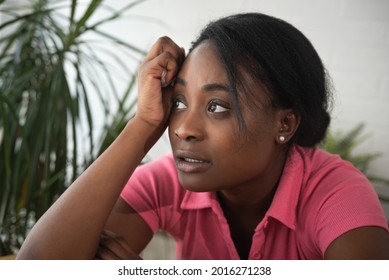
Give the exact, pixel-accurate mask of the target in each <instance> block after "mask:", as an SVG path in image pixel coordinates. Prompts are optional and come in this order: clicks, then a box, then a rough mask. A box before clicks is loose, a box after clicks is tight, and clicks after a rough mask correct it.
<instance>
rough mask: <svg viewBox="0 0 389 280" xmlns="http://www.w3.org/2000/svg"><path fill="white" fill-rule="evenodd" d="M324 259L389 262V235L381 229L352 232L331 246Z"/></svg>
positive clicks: (367, 228) (359, 229)
mask: <svg viewBox="0 0 389 280" xmlns="http://www.w3.org/2000/svg"><path fill="white" fill-rule="evenodd" d="M324 257H325V259H333V260H336V259H337V260H341V259H343V260H379V259H380V260H389V233H388V232H387V231H386V230H385V229H383V228H379V227H361V228H357V229H353V230H350V231H349V232H346V233H344V234H342V235H341V236H339V237H338V238H337V239H335V240H334V241H333V242H332V243H331V244H330V246H329V247H328V249H327V251H326V253H325V256H324Z"/></svg>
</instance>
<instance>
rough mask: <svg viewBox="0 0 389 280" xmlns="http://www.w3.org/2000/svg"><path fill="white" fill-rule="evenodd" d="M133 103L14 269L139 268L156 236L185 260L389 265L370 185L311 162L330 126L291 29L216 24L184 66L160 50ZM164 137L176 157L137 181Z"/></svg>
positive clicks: (308, 61) (303, 42)
mask: <svg viewBox="0 0 389 280" xmlns="http://www.w3.org/2000/svg"><path fill="white" fill-rule="evenodd" d="M138 94H139V101H138V110H137V113H136V116H135V117H134V118H133V119H131V120H130V121H129V122H128V124H127V126H126V128H125V129H124V130H123V132H122V133H121V135H120V136H119V137H118V138H117V139H116V141H115V142H114V143H113V144H112V145H111V146H110V147H109V148H108V149H107V151H106V152H105V153H104V154H103V155H102V156H101V157H100V158H98V159H97V160H96V161H95V162H94V163H93V164H92V165H91V166H90V167H89V168H88V169H87V170H86V171H85V172H84V173H83V174H82V175H81V176H80V177H79V178H78V179H77V180H76V181H75V182H74V183H73V185H72V186H71V187H70V188H69V189H68V190H67V191H66V192H65V193H64V194H63V195H62V196H61V197H60V199H58V201H57V202H56V203H55V204H54V205H53V206H52V207H51V208H50V209H49V210H48V211H47V213H46V214H45V215H44V216H43V217H42V218H41V219H40V221H38V223H37V224H36V225H35V227H34V228H33V230H32V231H31V233H30V234H29V236H28V238H27V240H26V241H25V243H24V245H23V247H22V248H21V250H20V253H19V254H18V258H28V259H30V258H35V259H88V258H99V259H128V258H138V254H139V253H140V252H141V251H142V250H143V249H144V247H145V246H146V245H147V243H148V242H149V241H150V239H151V238H152V235H153V233H154V232H155V231H157V230H165V231H166V232H168V233H169V234H170V235H171V236H172V237H173V238H174V239H175V241H176V251H177V258H181V259H389V233H388V227H387V221H386V219H385V217H384V213H383V211H382V208H381V206H380V203H379V201H378V199H377V196H376V194H375V192H374V190H373V189H372V187H371V185H370V184H369V182H368V180H367V179H366V178H365V177H364V176H363V175H362V174H361V172H359V171H358V170H357V169H356V168H354V167H353V166H352V165H351V164H349V163H347V162H345V161H342V160H341V159H340V158H339V157H338V156H334V155H330V154H328V153H326V152H324V151H321V150H319V149H317V148H315V145H316V144H318V143H319V142H320V141H321V140H322V139H323V138H324V135H325V131H326V129H327V126H328V124H329V121H330V117H329V113H328V104H329V102H330V93H329V87H328V83H327V77H326V72H325V69H324V67H323V65H322V62H321V60H320V58H319V56H318V55H317V53H316V51H315V50H314V48H313V47H312V45H311V44H310V42H309V41H308V39H306V38H305V36H304V35H303V34H302V33H301V32H300V31H298V30H297V29H296V28H294V27H293V26H291V25H290V24H288V23H286V22H284V21H282V20H279V19H276V18H273V17H270V16H267V15H263V14H256V13H250V14H239V15H234V16H230V17H226V18H222V19H220V20H218V21H215V22H212V23H210V24H209V25H208V26H207V27H206V28H205V29H204V30H203V31H202V33H201V34H200V36H199V38H198V39H197V40H196V41H195V42H194V43H193V46H192V48H191V50H190V51H189V54H188V56H187V57H186V58H185V52H184V50H183V49H182V48H180V47H179V46H177V45H176V44H175V43H174V42H173V41H172V40H171V39H169V38H166V37H163V38H160V39H159V40H158V41H157V42H156V44H155V45H154V46H153V47H152V49H151V50H150V52H149V53H148V55H147V56H146V58H145V61H144V63H143V65H142V66H141V68H140V70H139V93H138ZM167 126H168V127H169V137H170V141H171V145H172V155H169V156H166V157H162V158H161V159H159V160H156V161H155V162H152V163H149V164H146V165H143V166H141V167H139V168H137V166H138V165H139V163H140V162H141V160H142V158H143V157H144V155H145V154H146V153H147V151H148V150H149V149H150V148H151V147H152V146H153V144H154V143H155V142H156V141H157V140H158V138H159V137H160V136H161V135H162V133H163V132H164V130H165V129H166V127H167Z"/></svg>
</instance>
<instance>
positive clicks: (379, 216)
mask: <svg viewBox="0 0 389 280" xmlns="http://www.w3.org/2000/svg"><path fill="white" fill-rule="evenodd" d="M344 169H345V170H343V172H340V171H341V170H339V171H336V172H333V173H334V174H331V175H328V177H329V178H327V179H326V180H325V181H327V182H326V183H324V184H323V186H322V188H327V192H326V195H324V196H322V200H321V202H320V203H319V204H318V206H319V207H317V217H316V222H315V227H314V228H315V232H314V234H315V236H316V242H317V245H318V246H319V248H320V251H321V252H322V254H323V255H324V253H325V251H326V250H327V248H328V246H329V245H330V244H331V243H332V242H333V241H334V240H335V239H336V238H337V237H339V236H340V235H342V234H344V233H346V232H347V231H350V230H352V229H356V228H359V227H364V226H377V227H382V228H385V229H386V230H388V224H387V221H386V218H385V215H384V212H383V210H382V207H381V204H380V202H379V199H378V196H377V194H376V193H375V191H374V189H373V187H372V186H371V184H370V182H369V181H368V180H367V179H366V178H365V176H364V175H363V174H362V173H360V172H359V171H358V170H352V168H350V167H346V168H344ZM333 176H336V177H337V178H334V177H333ZM342 178H343V179H342ZM324 191H325V190H324Z"/></svg>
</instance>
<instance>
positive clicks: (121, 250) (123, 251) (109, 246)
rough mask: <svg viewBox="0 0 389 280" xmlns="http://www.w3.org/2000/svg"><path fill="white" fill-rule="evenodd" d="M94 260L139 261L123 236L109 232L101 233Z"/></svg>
mask: <svg viewBox="0 0 389 280" xmlns="http://www.w3.org/2000/svg"><path fill="white" fill-rule="evenodd" d="M95 259H101V260H130V259H131V260H134V259H140V257H139V255H137V254H136V253H135V252H134V251H132V249H131V248H130V246H129V245H128V243H127V242H126V241H125V239H124V238H123V236H121V235H117V234H115V233H113V232H110V231H107V230H105V231H103V233H102V234H101V238H100V244H99V248H98V250H97V253H96V257H95Z"/></svg>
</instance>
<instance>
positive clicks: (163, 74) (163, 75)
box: [161, 69, 167, 87]
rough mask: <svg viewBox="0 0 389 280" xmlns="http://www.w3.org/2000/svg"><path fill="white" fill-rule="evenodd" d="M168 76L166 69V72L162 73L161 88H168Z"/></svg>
mask: <svg viewBox="0 0 389 280" xmlns="http://www.w3.org/2000/svg"><path fill="white" fill-rule="evenodd" d="M166 74H167V72H166V70H165V69H164V70H163V71H162V74H161V86H162V87H166V86H167V83H166Z"/></svg>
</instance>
